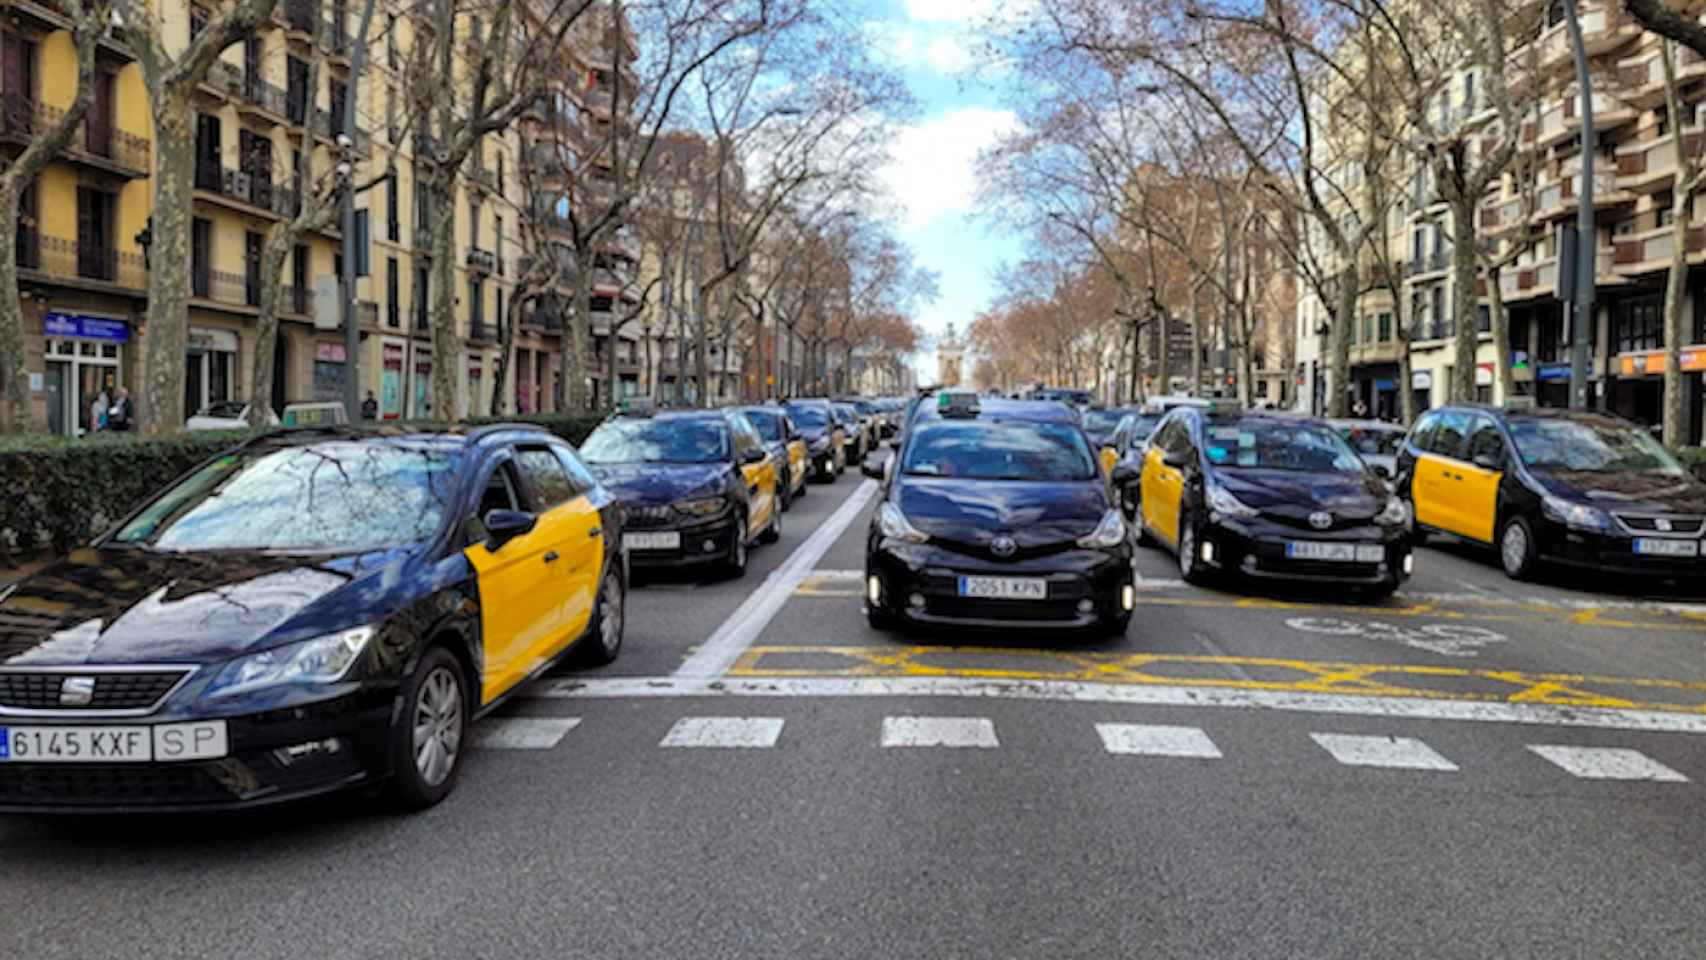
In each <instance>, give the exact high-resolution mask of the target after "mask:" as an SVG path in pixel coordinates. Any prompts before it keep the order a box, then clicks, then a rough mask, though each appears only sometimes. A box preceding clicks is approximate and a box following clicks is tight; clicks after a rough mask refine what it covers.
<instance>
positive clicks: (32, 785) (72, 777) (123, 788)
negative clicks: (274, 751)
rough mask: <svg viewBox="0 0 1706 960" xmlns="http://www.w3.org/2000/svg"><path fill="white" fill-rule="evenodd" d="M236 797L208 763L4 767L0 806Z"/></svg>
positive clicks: (0, 779) (201, 800) (1, 768)
mask: <svg viewBox="0 0 1706 960" xmlns="http://www.w3.org/2000/svg"><path fill="white" fill-rule="evenodd" d="M234 799H236V795H235V794H233V793H232V792H231V790H230V789H229V788H227V787H226V786H225V785H224V784H223V783H221V782H220V780H219V779H217V778H215V777H214V776H212V775H210V773H209V772H208V770H207V769H205V767H204V765H202V764H160V765H155V766H143V765H134V766H83V765H71V764H67V765H62V766H61V765H53V764H43V765H40V766H23V765H18V764H10V765H0V804H9V805H20V806H21V805H34V804H55V805H61V804H64V805H78V804H88V805H102V806H104V805H109V804H125V805H131V804H135V805H149V804H166V803H219V802H221V801H230V800H234Z"/></svg>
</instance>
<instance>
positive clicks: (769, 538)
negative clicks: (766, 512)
mask: <svg viewBox="0 0 1706 960" xmlns="http://www.w3.org/2000/svg"><path fill="white" fill-rule="evenodd" d="M780 539H782V511H780V510H771V511H770V525H769V526H767V527H765V528H764V532H763V533H761V534H759V535H758V542H759V543H775V542H776V541H778V540H780Z"/></svg>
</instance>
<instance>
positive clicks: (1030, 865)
mask: <svg viewBox="0 0 1706 960" xmlns="http://www.w3.org/2000/svg"><path fill="white" fill-rule="evenodd" d="M868 512H869V495H868V487H866V486H865V482H864V481H863V480H862V479H860V478H858V477H857V476H851V475H850V476H848V477H845V478H843V479H842V480H841V481H840V482H838V483H836V484H835V485H833V486H816V487H813V488H812V493H811V495H810V496H809V497H807V498H806V499H805V500H803V501H801V502H800V503H798V504H797V505H796V507H795V509H794V510H793V511H792V512H790V513H789V514H787V516H786V520H787V524H786V530H785V534H784V537H783V541H782V543H781V544H779V545H777V546H773V547H766V548H762V549H759V550H757V551H755V552H754V553H753V554H752V567H751V569H750V571H749V573H748V574H747V576H746V578H744V579H742V580H739V581H721V580H707V581H700V580H696V579H687V578H668V579H662V580H652V581H649V582H648V583H647V584H646V585H645V586H643V587H641V588H640V589H638V590H636V592H635V593H634V594H633V595H632V600H631V602H630V620H629V633H628V637H627V646H626V649H625V652H624V654H623V657H622V659H621V660H620V661H618V662H617V663H616V664H614V665H612V666H611V667H608V668H604V669H601V670H596V671H585V672H570V671H564V672H560V673H558V674H556V675H554V676H552V677H549V678H546V679H544V680H541V681H540V682H538V683H536V684H535V685H534V687H533V688H532V689H531V690H530V691H529V696H527V697H526V698H524V699H522V700H520V701H518V702H515V703H513V704H512V705H511V706H509V707H507V708H506V709H505V710H504V711H503V712H502V715H501V716H498V717H494V718H491V719H489V720H487V721H486V722H485V723H484V724H482V727H481V730H480V732H479V734H478V735H479V736H480V738H481V739H482V741H483V742H484V743H485V746H484V747H482V748H481V749H477V750H475V751H474V752H472V753H471V754H470V755H469V758H468V763H467V766H466V767H465V769H464V771H463V778H462V781H461V783H460V785H459V787H458V790H457V792H456V793H455V794H454V795H453V796H452V797H451V798H450V799H449V800H448V801H446V802H445V803H444V804H442V805H440V806H439V807H437V808H435V809H433V810H431V811H428V812H426V813H424V814H420V815H416V816H412V817H404V816H398V815H393V814H390V813H388V812H385V811H383V810H381V809H376V808H375V807H373V806H371V805H368V804H364V803H360V802H325V803H316V804H312V805H307V806H299V807H295V808H289V809H284V810H279V811H272V812H267V813H262V814H256V815H247V816H232V817H218V818H206V817H201V818H166V819H162V818H148V819H143V818H121V819H111V820H86V819H78V820H66V821H56V820H42V819H12V820H4V821H0V864H3V865H4V868H3V869H0V902H5V903H6V904H8V907H7V909H6V910H5V911H4V912H3V913H0V917H3V918H4V919H0V957H7V958H10V957H19V958H30V960H35V958H53V957H77V958H105V957H236V956H242V957H245V958H272V957H278V958H292V960H301V958H309V957H313V958H327V957H364V958H366V957H399V958H439V957H444V958H452V957H454V958H469V957H494V958H498V957H503V958H509V957H530V956H552V957H694V958H699V957H800V956H809V957H861V958H865V957H968V958H971V957H976V958H987V957H1109V956H1146V957H1147V956H1154V957H1171V956H1177V957H1358V958H1366V957H1430V958H1432V957H1488V956H1500V957H1526V956H1553V957H1556V956H1562V957H1607V956H1628V957H1636V956H1639V957H1690V958H1693V957H1700V956H1702V955H1706V923H1703V922H1702V919H1703V916H1706V909H1703V908H1702V907H1701V906H1700V905H1699V904H1700V895H1699V891H1700V890H1701V889H1702V887H1706V863H1703V861H1702V857H1701V849H1702V843H1701V840H1700V836H1701V823H1702V822H1706V749H1703V747H1706V736H1703V735H1706V658H1703V657H1702V656H1701V654H1702V647H1703V646H1706V604H1701V603H1699V602H1698V601H1699V600H1700V598H1697V597H1695V598H1691V597H1689V596H1685V595H1683V594H1682V593H1681V592H1680V591H1678V590H1677V589H1674V588H1669V587H1667V586H1666V585H1664V584H1655V583H1647V582H1628V581H1607V580H1604V579H1603V578H1597V577H1591V576H1579V575H1578V576H1565V577H1561V578H1557V579H1555V580H1551V581H1549V582H1545V583H1540V584H1515V583H1511V582H1510V581H1507V580H1506V579H1505V578H1504V576H1503V574H1502V573H1500V572H1499V570H1498V569H1497V566H1496V564H1495V562H1494V561H1493V560H1492V559H1491V558H1490V557H1485V556H1481V555H1479V554H1478V553H1476V552H1474V551H1471V550H1467V549H1464V548H1459V547H1453V546H1450V545H1444V546H1431V547H1429V548H1426V549H1424V550H1422V551H1421V552H1420V553H1419V554H1418V567H1417V573H1416V577H1415V578H1414V579H1413V580H1412V581H1411V582H1410V584H1408V585H1407V587H1406V589H1404V590H1403V591H1401V592H1400V593H1399V594H1398V595H1397V596H1396V597H1394V598H1392V599H1391V600H1389V601H1384V602H1381V603H1378V604H1363V603H1360V602H1358V601H1357V600H1356V599H1355V598H1354V597H1349V596H1343V595H1337V594H1333V593H1315V594H1295V593H1287V594H1279V595H1253V594H1249V593H1246V592H1240V591H1234V590H1216V589H1199V588H1194V587H1187V586H1185V585H1183V584H1181V583H1179V582H1178V581H1177V580H1176V579H1175V577H1176V571H1175V569H1174V567H1173V565H1172V560H1171V557H1170V555H1167V554H1164V553H1161V552H1159V551H1144V552H1143V553H1142V554H1141V555H1140V556H1139V560H1138V569H1139V573H1140V574H1141V576H1142V578H1143V590H1142V596H1141V598H1140V603H1141V604H1142V607H1141V610H1140V615H1139V617H1138V618H1137V621H1136V623H1134V625H1133V628H1132V630H1131V633H1130V635H1129V636H1127V637H1125V638H1123V639H1121V640H1119V641H1117V642H1109V641H1096V642H1085V641H1082V640H1078V639H1074V638H1069V637H1050V636H1039V635H1034V634H1027V633H1023V632H1020V631H1011V632H1007V633H1005V634H992V633H983V634H946V633H943V634H931V635H913V636H894V635H886V634H879V633H876V632H874V631H872V630H870V629H869V628H868V627H867V626H866V625H865V621H864V618H863V616H862V614H861V613H860V610H859V600H858V589H859V583H858V580H857V578H856V575H855V574H852V573H850V571H857V570H858V569H859V568H860V567H861V565H862V544H863V537H864V529H865V523H866V519H867V516H868ZM838 521H840V522H838ZM826 524H832V526H829V527H826V526H825V525H826ZM1667 591H1668V592H1667Z"/></svg>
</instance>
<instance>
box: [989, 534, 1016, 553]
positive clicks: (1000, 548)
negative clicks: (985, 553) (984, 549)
mask: <svg viewBox="0 0 1706 960" xmlns="http://www.w3.org/2000/svg"><path fill="white" fill-rule="evenodd" d="M1018 550H1019V545H1018V544H1017V543H1014V542H1013V538H1012V537H996V538H995V539H994V540H991V541H989V552H990V553H993V554H995V555H996V556H998V557H1011V556H1012V555H1013V554H1014V553H1016V552H1018Z"/></svg>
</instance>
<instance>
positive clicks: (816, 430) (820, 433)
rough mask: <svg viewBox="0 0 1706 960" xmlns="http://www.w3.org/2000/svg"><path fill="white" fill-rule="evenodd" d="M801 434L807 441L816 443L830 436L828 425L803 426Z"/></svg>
mask: <svg viewBox="0 0 1706 960" xmlns="http://www.w3.org/2000/svg"><path fill="white" fill-rule="evenodd" d="M800 436H802V437H804V438H805V440H806V442H807V443H816V442H818V441H819V440H822V439H823V438H825V437H827V436H829V428H828V427H801V428H800Z"/></svg>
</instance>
